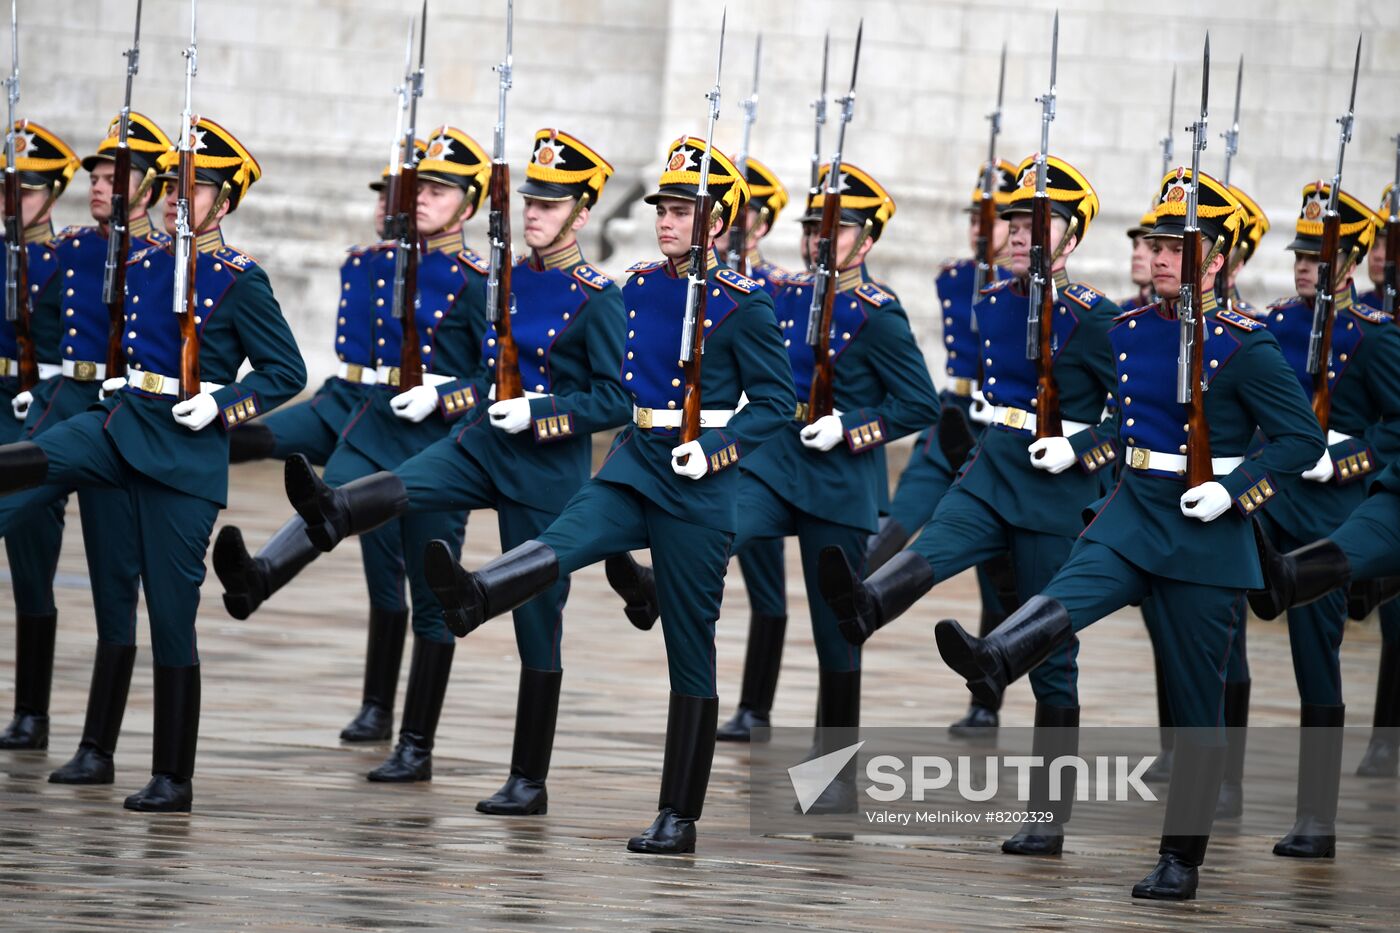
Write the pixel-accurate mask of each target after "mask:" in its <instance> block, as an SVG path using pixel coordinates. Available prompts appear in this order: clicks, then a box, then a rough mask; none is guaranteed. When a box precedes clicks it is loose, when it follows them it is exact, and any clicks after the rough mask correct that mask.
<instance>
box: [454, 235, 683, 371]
mask: <svg viewBox="0 0 1400 933" xmlns="http://www.w3.org/2000/svg"><path fill="white" fill-rule="evenodd" d="M510 287H511V296H512V297H513V298H514V299H515V313H513V314H512V315H511V316H510V335H511V337H512V338H514V340H515V348H516V352H517V354H518V359H519V369H520V384H521V385H522V386H524V387H525V389H526V390H527V391H530V392H553V391H554V388H553V382H552V380H551V377H550V373H549V353H550V350H552V349H553V348H554V343H555V341H556V340H558V339H559V337H560V335H562V334H563V333H564V331H565V330H567V329H568V327H569V325H571V324H572V323H573V322H574V321H576V320H578V312H579V309H580V308H582V307H583V305H584V303H585V302H586V301H588V296H587V295H586V294H584V290H583V287H582V286H581V285H580V284H579V282H578V280H577V279H575V278H574V277H573V276H572V275H570V274H569V273H568V272H566V271H565V270H563V269H546V270H543V271H536V270H534V269H532V268H530V265H529V264H528V263H525V262H521V263H518V264H517V265H516V267H515V270H514V271H513V272H512V273H511V283H510ZM677 346H679V344H677ZM481 358H482V359H483V360H485V361H486V366H487V368H489V369H490V370H491V372H492V374H493V375H494V373H495V371H496V325H495V324H491V323H488V324H487V325H486V338H485V339H484V340H483V341H482V349H481Z"/></svg>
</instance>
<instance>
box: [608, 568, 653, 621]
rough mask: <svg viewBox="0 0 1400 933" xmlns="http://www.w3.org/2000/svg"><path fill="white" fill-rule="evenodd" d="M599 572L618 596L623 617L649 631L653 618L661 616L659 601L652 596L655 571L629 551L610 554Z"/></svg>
mask: <svg viewBox="0 0 1400 933" xmlns="http://www.w3.org/2000/svg"><path fill="white" fill-rule="evenodd" d="M603 572H604V574H606V575H607V578H608V586H610V587H612V588H613V592H614V593H616V594H617V595H619V596H621V597H622V600H623V603H624V604H625V605H624V606H623V607H622V613H623V615H625V616H627V621H628V622H631V623H632V624H633V625H634V626H636V627H637V628H639V629H641V630H642V631H643V632H646V631H649V630H650V629H651V627H652V626H653V625H655V624H656V620H657V619H659V618H661V603H660V601H659V600H658V599H657V598H656V574H655V572H654V571H653V570H652V569H651V568H650V567H648V566H647V565H646V564H643V563H640V562H638V561H637V559H636V558H634V557H633V556H632V555H631V554H625V553H624V554H614V555H613V556H612V557H609V558H607V559H606V560H604V561H603Z"/></svg>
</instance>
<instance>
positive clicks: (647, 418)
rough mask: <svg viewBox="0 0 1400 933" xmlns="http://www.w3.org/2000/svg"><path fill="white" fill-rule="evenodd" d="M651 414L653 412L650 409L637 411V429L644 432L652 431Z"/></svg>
mask: <svg viewBox="0 0 1400 933" xmlns="http://www.w3.org/2000/svg"><path fill="white" fill-rule="evenodd" d="M651 412H652V410H651V409H650V408H638V409H637V418H636V421H637V427H639V428H641V429H642V430H643V431H650V430H651V425H652V414H651Z"/></svg>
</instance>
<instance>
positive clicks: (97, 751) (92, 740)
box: [49, 641, 136, 784]
mask: <svg viewBox="0 0 1400 933" xmlns="http://www.w3.org/2000/svg"><path fill="white" fill-rule="evenodd" d="M135 666H136V646H135V645H113V644H109V643H108V642H105V641H99V642H98V643H97V656H96V658H94V659H93V662H92V686H91V687H90V688H89V689H88V704H87V719H86V720H85V721H84V722H83V738H82V741H81V742H79V743H78V751H77V753H76V754H75V755H74V756H73V757H72V759H71V760H70V761H69V762H68V763H67V764H65V765H64V766H63V767H61V768H59V769H58V770H57V771H55V772H53V773H52V774H50V775H49V783H51V784H111V783H112V782H113V781H114V780H116V775H115V771H114V769H113V766H112V754H113V753H114V752H115V751H116V750H117V738H118V737H119V736H120V735H121V731H122V717H123V715H125V713H126V698H127V694H128V693H129V692H130V690H131V671H132V668H134V667H135Z"/></svg>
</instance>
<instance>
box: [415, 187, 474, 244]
mask: <svg viewBox="0 0 1400 933" xmlns="http://www.w3.org/2000/svg"><path fill="white" fill-rule="evenodd" d="M466 196H467V193H466V192H465V191H463V190H462V189H461V188H458V187H457V186H456V185H442V184H438V183H437V182H435V181H429V180H428V179H426V178H424V179H421V180H419V182H418V232H419V233H420V234H422V235H423V236H432V235H433V234H435V233H442V232H443V230H444V229H445V228H446V227H447V225H448V224H449V223H451V222H452V219H453V217H455V216H456V215H457V212H458V210H459V209H460V208H461V206H462V201H463V200H464V199H465V198H466ZM469 210H470V209H468V211H469ZM468 211H464V212H462V216H461V220H462V221H465V220H466V219H467V218H468V217H470V216H471V214H470V213H469V212H468Z"/></svg>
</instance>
